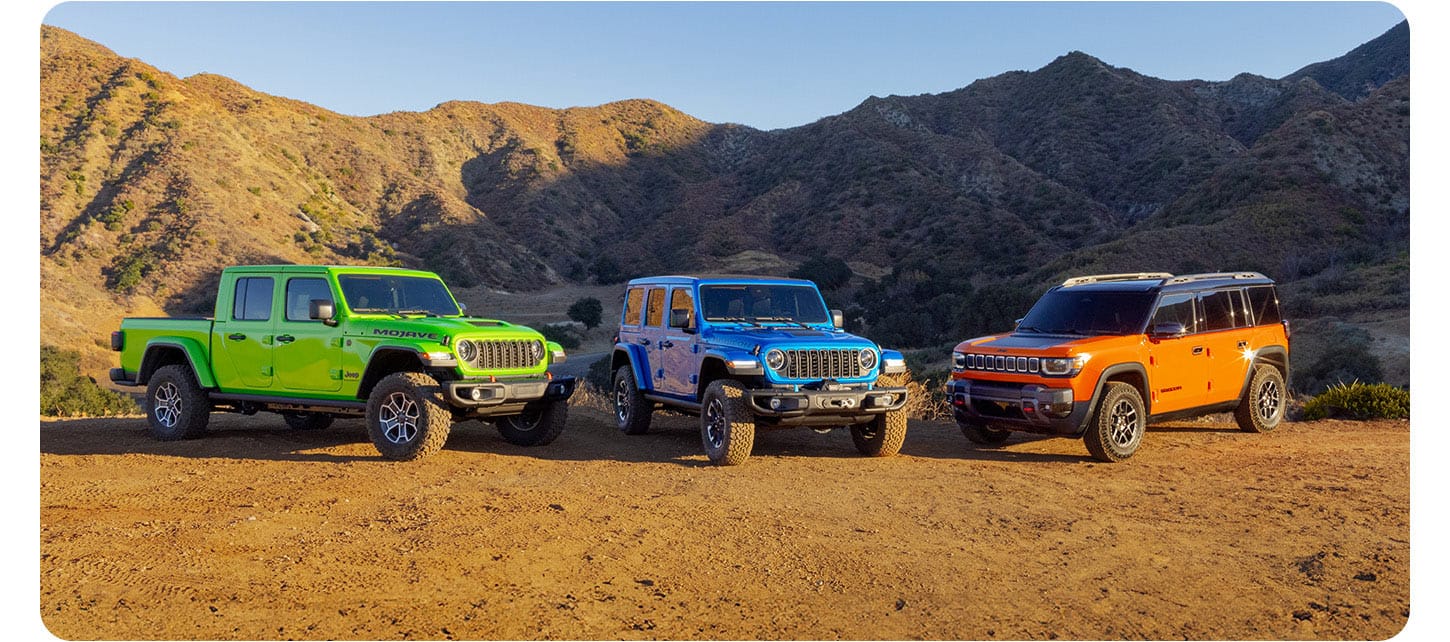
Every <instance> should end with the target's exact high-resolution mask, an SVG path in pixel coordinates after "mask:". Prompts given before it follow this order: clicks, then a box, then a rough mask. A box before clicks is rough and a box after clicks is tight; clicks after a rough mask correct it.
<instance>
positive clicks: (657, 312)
mask: <svg viewBox="0 0 1450 642" xmlns="http://www.w3.org/2000/svg"><path fill="white" fill-rule="evenodd" d="M645 319H646V321H647V322H648V323H649V325H652V326H662V325H664V324H665V289H664V288H653V289H651V290H650V291H649V299H648V300H647V302H646V303H645Z"/></svg>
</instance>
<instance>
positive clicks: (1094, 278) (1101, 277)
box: [1062, 272, 1173, 286]
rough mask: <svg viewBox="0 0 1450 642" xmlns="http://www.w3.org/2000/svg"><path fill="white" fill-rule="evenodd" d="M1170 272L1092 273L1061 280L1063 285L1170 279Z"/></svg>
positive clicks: (1171, 276)
mask: <svg viewBox="0 0 1450 642" xmlns="http://www.w3.org/2000/svg"><path fill="white" fill-rule="evenodd" d="M1171 278H1173V275H1172V274H1169V273H1167V272H1129V273H1124V274H1093V275H1091V276H1075V277H1073V278H1071V279H1068V280H1066V281H1063V282H1062V284H1063V285H1064V286H1073V285H1083V284H1085V283H1100V282H1102V281H1142V280H1145V279H1160V280H1161V279H1171Z"/></svg>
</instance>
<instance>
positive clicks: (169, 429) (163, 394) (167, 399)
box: [146, 364, 211, 441]
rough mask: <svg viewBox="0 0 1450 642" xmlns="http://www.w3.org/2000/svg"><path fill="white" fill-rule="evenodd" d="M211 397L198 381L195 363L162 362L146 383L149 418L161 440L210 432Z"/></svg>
mask: <svg viewBox="0 0 1450 642" xmlns="http://www.w3.org/2000/svg"><path fill="white" fill-rule="evenodd" d="M210 419H211V399H209V398H207V396H206V391H205V390H202V388H201V386H200V385H198V384H197V383H196V375H194V374H192V372H191V366H186V365H181V364H175V365H169V366H162V367H160V368H157V369H156V372H154V373H152V375H151V380H150V381H149V382H147V384H146V421H147V423H149V424H150V425H151V436H152V437H154V438H156V439H159V440H161V441H175V440H177V439H195V438H197V437H200V436H202V435H204V434H206V424H207V422H208V421H209V420H210Z"/></svg>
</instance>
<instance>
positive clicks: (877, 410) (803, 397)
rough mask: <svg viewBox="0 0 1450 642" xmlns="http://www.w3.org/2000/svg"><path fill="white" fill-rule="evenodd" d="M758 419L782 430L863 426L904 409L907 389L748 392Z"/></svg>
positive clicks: (877, 388)
mask: <svg viewBox="0 0 1450 642" xmlns="http://www.w3.org/2000/svg"><path fill="white" fill-rule="evenodd" d="M745 400H746V401H747V402H748V403H749V404H750V410H751V412H754V413H755V415H756V416H757V417H760V418H762V419H765V420H767V421H769V422H771V423H774V424H776V425H781V426H802V425H825V424H843V423H847V424H849V423H862V422H865V421H869V420H871V419H872V418H874V417H876V416H877V415H881V414H884V413H887V412H890V411H893V410H900V409H901V407H902V406H905V405H906V388H901V387H896V388H889V387H881V386H878V387H875V388H872V389H869V390H868V389H866V388H841V389H837V390H786V389H771V388H765V389H759V390H747V391H746V392H745Z"/></svg>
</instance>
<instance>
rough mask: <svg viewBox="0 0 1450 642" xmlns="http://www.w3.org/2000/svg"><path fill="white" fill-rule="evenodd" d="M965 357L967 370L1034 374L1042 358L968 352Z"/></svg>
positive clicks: (1040, 364)
mask: <svg viewBox="0 0 1450 642" xmlns="http://www.w3.org/2000/svg"><path fill="white" fill-rule="evenodd" d="M966 357H967V367H966V369H967V370H985V371H987V372H1025V373H1028V374H1035V373H1037V372H1038V369H1039V368H1040V367H1041V366H1042V360H1041V359H1038V358H1037V357H1009V356H1006V355H1000V354H968V355H966Z"/></svg>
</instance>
